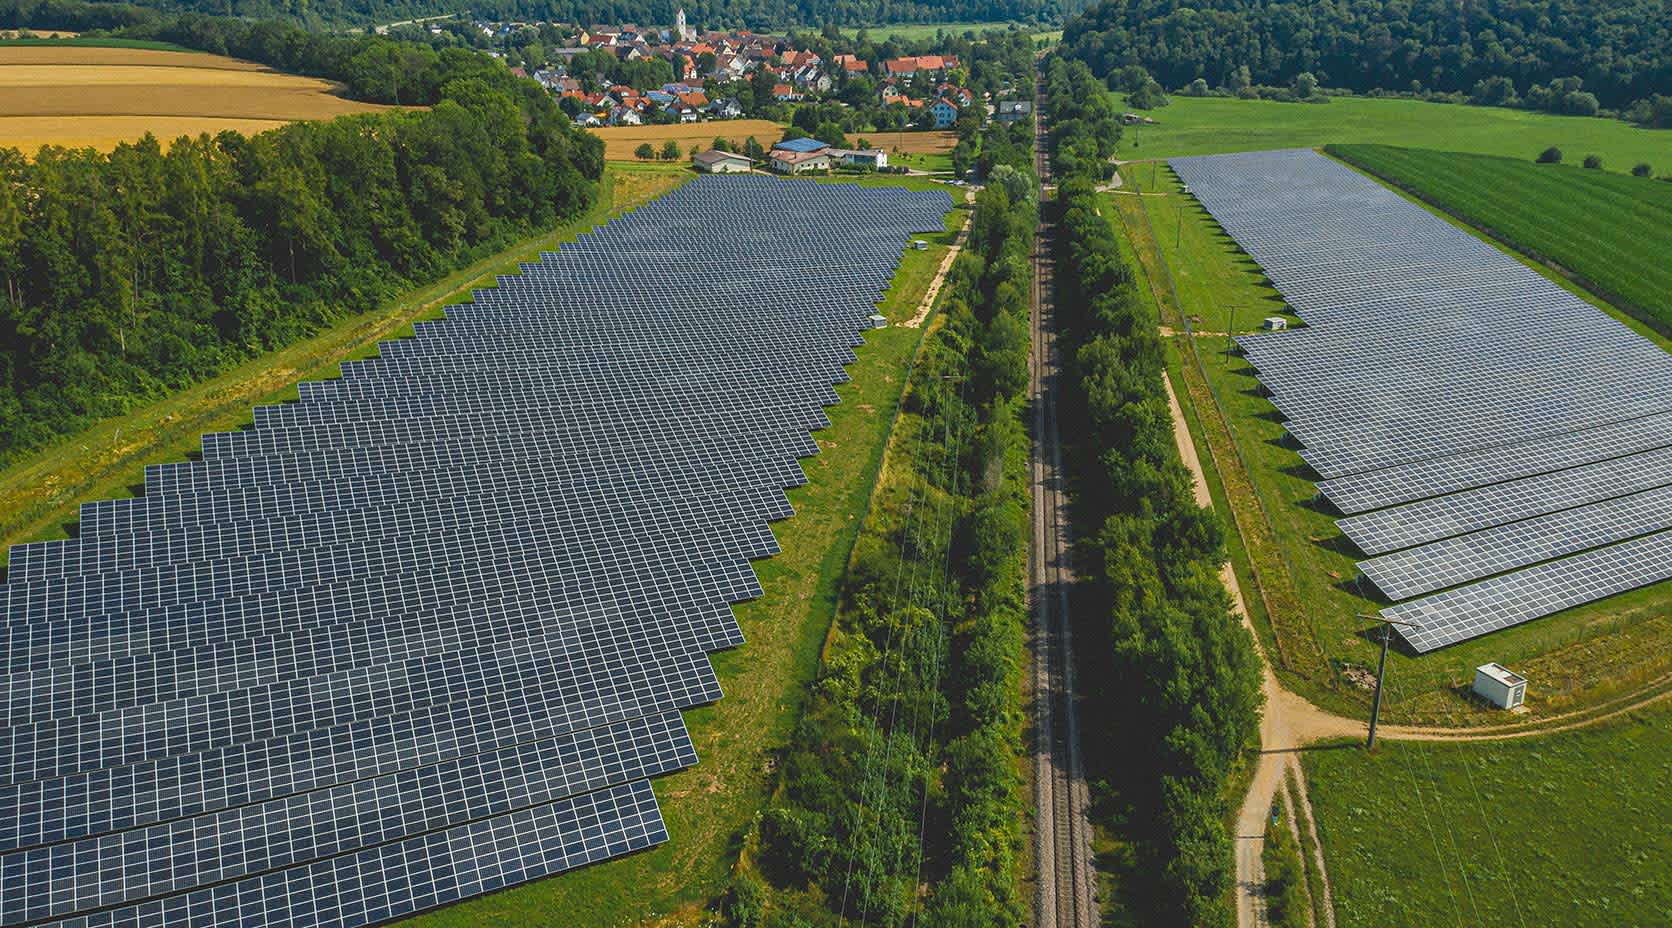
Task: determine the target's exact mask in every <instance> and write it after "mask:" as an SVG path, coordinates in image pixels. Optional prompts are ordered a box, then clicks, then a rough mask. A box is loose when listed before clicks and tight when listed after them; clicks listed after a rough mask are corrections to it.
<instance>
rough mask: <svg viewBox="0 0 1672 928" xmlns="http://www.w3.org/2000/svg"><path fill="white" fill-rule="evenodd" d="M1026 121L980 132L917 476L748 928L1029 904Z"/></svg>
mask: <svg viewBox="0 0 1672 928" xmlns="http://www.w3.org/2000/svg"><path fill="white" fill-rule="evenodd" d="M1029 134H1030V127H1028V126H1019V127H1017V128H1015V129H1008V130H1007V129H1005V128H1004V127H1001V126H993V127H990V128H989V129H988V130H987V132H986V133H985V134H984V136H983V138H982V141H981V147H982V149H983V154H984V155H987V156H988V157H991V158H993V159H995V161H996V162H997V163H995V164H994V165H993V174H994V176H995V178H998V180H997V181H996V182H995V183H994V184H992V185H989V186H988V188H987V189H986V190H984V191H983V192H982V194H981V196H980V197H979V199H978V201H977V203H976V209H975V215H974V218H973V219H972V223H973V225H972V227H971V230H970V238H969V246H968V248H967V250H966V251H965V252H964V254H963V255H961V256H960V257H959V258H958V260H957V262H956V263H955V265H954V270H953V271H952V273H951V275H950V276H949V278H948V281H947V285H946V286H947V289H946V291H945V296H944V297H943V302H942V305H941V313H942V317H943V319H944V324H943V325H941V326H940V327H939V328H938V329H937V330H936V331H935V332H934V334H932V335H931V336H930V337H929V341H928V343H927V346H926V348H925V354H924V357H923V359H922V361H921V363H920V364H919V366H918V367H917V369H916V371H915V372H914V374H913V379H912V384H911V390H910V392H909V393H908V394H907V400H906V407H905V409H904V412H903V415H902V418H901V420H900V423H899V425H898V427H897V429H896V432H895V436H894V439H893V444H892V445H891V451H890V454H891V455H893V457H892V458H891V461H892V464H891V466H892V467H894V468H896V469H897V470H896V471H895V473H896V475H897V476H896V480H903V481H904V485H905V486H906V487H908V488H909V489H907V490H905V491H903V492H897V493H890V492H888V491H887V490H881V491H879V496H878V498H877V500H876V501H875V502H874V504H873V505H874V506H875V508H874V509H873V511H872V514H871V519H870V521H869V522H868V523H867V528H866V530H865V532H863V533H862V534H861V536H860V539H859V542H858V544H857V546H856V549H855V554H854V560H853V563H852V565H851V567H850V570H849V572H848V576H847V579H846V582H845V587H844V590H843V597H842V603H841V607H840V614H839V616H838V619H837V625H836V631H835V634H833V636H832V638H831V644H830V647H829V650H828V652H827V654H826V656H825V660H824V662H823V665H822V667H821V672H820V676H819V680H818V682H817V683H816V684H815V688H814V693H813V697H812V701H811V704H810V706H809V708H808V710H807V713H806V715H805V716H804V717H803V718H802V719H801V721H800V723H799V725H798V727H797V729H796V732H795V735H794V736H793V737H792V738H791V740H790V747H789V749H788V753H787V755H786V757H785V759H784V764H783V789H782V791H781V792H780V794H779V796H778V797H777V798H776V799H775V800H774V801H773V803H772V804H771V805H770V806H769V807H768V809H767V810H766V811H765V812H764V813H763V815H762V818H761V823H760V830H759V850H758V853H756V854H755V855H754V858H755V860H756V861H757V863H758V867H759V869H760V871H761V873H762V874H763V875H764V877H765V878H766V879H767V880H768V881H769V882H770V883H771V886H770V889H768V888H767V887H763V886H761V885H759V884H758V883H756V882H754V877H752V876H746V877H743V878H740V881H739V883H738V887H737V891H736V892H735V893H734V897H733V899H732V900H731V905H730V906H729V907H728V910H729V912H730V914H731V917H732V920H733V923H734V924H736V925H739V926H743V925H749V926H762V925H774V926H779V925H781V926H790V925H806V924H828V923H833V922H834V921H835V920H836V918H837V917H838V916H839V915H841V914H843V913H845V914H846V915H847V916H848V917H849V918H853V919H855V921H856V922H857V921H858V920H859V919H860V916H861V913H863V919H864V921H865V922H866V923H867V924H879V925H891V926H898V925H901V924H904V923H905V922H906V921H907V919H908V917H909V918H910V919H911V920H912V921H913V922H914V923H916V924H921V925H925V926H947V928H952V926H957V928H982V926H990V928H1010V926H1014V925H1016V924H1018V923H1019V921H1020V919H1021V917H1022V914H1021V913H1022V911H1023V906H1022V901H1021V899H1019V898H1018V885H1019V881H1020V876H1021V874H1020V873H1019V872H1018V868H1019V867H1020V862H1021V850H1022V839H1023V836H1024V834H1025V827H1026V816H1025V812H1024V811H1023V805H1024V794H1023V785H1024V784H1023V780H1022V775H1021V770H1022V768H1021V766H1020V758H1021V755H1022V752H1023V750H1024V745H1023V738H1022V719H1023V717H1024V714H1025V713H1024V708H1023V705H1022V686H1021V674H1022V669H1023V666H1024V662H1025V650H1024V647H1025V643H1024V627H1025V622H1026V605H1025V601H1024V591H1023V576H1024V571H1025V568H1026V552H1027V550H1028V544H1027V531H1028V520H1027V483H1026V479H1025V473H1026V462H1027V441H1026V436H1025V433H1024V431H1023V428H1022V423H1021V417H1022V412H1023V409H1024V402H1025V390H1026V386H1027V357H1028V330H1027V323H1026V318H1027V313H1028V305H1029V304H1028V299H1027V293H1028V289H1029V281H1030V279H1031V276H1030V275H1031V273H1032V264H1031V261H1030V260H1029V254H1030V250H1031V248H1032V242H1033V230H1034V225H1035V217H1036V215H1037V213H1036V210H1037V204H1036V200H1035V190H1036V188H1037V181H1036V180H1035V179H1034V176H1033V171H1032V168H1031V164H1030V160H1029V150H1028V148H1027V147H1025V146H1024V145H1023V144H1022V142H1023V140H1025V139H1026V138H1028V137H1029ZM989 148H991V149H993V151H991V152H989V151H987V149H989ZM999 152H1009V153H1011V154H1010V155H1009V156H1003V155H1001V154H999ZM890 485H892V481H891V482H890ZM920 884H921V885H924V886H926V887H927V894H926V895H921V894H920V893H919V886H920ZM768 899H770V902H768V901H767V900H768Z"/></svg>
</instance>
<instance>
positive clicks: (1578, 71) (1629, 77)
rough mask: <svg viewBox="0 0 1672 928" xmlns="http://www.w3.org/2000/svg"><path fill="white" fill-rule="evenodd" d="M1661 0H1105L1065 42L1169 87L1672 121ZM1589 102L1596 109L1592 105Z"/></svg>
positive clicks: (1105, 71)
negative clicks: (1453, 97) (1399, 97)
mask: <svg viewBox="0 0 1672 928" xmlns="http://www.w3.org/2000/svg"><path fill="white" fill-rule="evenodd" d="M1669 22H1672V7H1669V6H1668V5H1667V3H1666V2H1665V0H1489V2H1471V3H1463V4H1458V3H1456V2H1452V0H1265V2H1259V3H1254V2H1249V0H1199V2H1189V3H1185V2H1180V0H1107V2H1103V3H1100V4H1098V5H1097V6H1095V7H1093V8H1092V9H1090V10H1087V11H1086V12H1085V14H1084V15H1082V16H1080V17H1077V18H1075V19H1073V20H1071V21H1070V22H1069V23H1068V24H1067V26H1066V27H1065V29H1064V32H1063V49H1064V51H1065V52H1066V53H1067V54H1068V55H1069V56H1071V57H1073V58H1076V59H1079V60H1080V61H1083V62H1085V63H1086V64H1088V65H1090V66H1091V68H1092V70H1093V72H1094V73H1096V74H1098V75H1100V76H1107V75H1110V74H1113V73H1115V72H1116V71H1117V70H1119V69H1120V68H1122V67H1123V66H1130V65H1137V66H1140V67H1142V68H1144V69H1146V70H1147V71H1148V72H1149V73H1150V74H1151V75H1153V77H1154V78H1155V79H1156V80H1157V81H1159V82H1160V83H1161V84H1162V85H1163V86H1165V87H1166V88H1168V89H1171V90H1176V89H1180V88H1185V87H1187V86H1188V85H1190V84H1191V82H1193V81H1196V80H1197V79H1201V80H1202V81H1203V82H1204V83H1205V84H1206V85H1209V86H1212V87H1222V88H1229V89H1231V90H1240V89H1242V88H1246V87H1249V86H1250V85H1265V86H1275V87H1289V86H1292V85H1293V84H1294V83H1295V81H1296V79H1297V78H1299V77H1300V76H1301V75H1303V74H1306V75H1311V76H1312V77H1313V78H1315V80H1316V82H1317V83H1319V84H1321V85H1322V86H1323V87H1328V88H1339V89H1343V90H1348V91H1352V92H1355V93H1367V92H1371V91H1387V92H1399V93H1418V94H1421V93H1441V94H1459V95H1464V96H1466V97H1467V98H1469V99H1470V101H1471V102H1477V103H1490V104H1496V105H1525V106H1528V107H1530V108H1535V109H1551V110H1556V111H1559V112H1574V113H1579V114H1584V115H1595V114H1596V113H1598V112H1599V111H1600V110H1610V111H1616V112H1620V113H1624V112H1625V111H1627V110H1632V109H1634V108H1635V110H1636V114H1637V115H1636V116H1634V118H1636V119H1637V121H1640V122H1649V121H1651V120H1652V119H1654V118H1656V114H1655V111H1654V109H1653V108H1654V107H1655V105H1656V102H1657V101H1656V99H1655V98H1656V96H1657V95H1660V96H1663V97H1666V98H1668V99H1667V100H1666V101H1665V102H1664V103H1662V104H1661V106H1662V107H1663V109H1662V110H1661V111H1660V113H1661V114H1662V115H1665V116H1666V117H1668V118H1667V123H1672V29H1668V27H1667V24H1668V23H1669ZM1587 111H1588V112H1587Z"/></svg>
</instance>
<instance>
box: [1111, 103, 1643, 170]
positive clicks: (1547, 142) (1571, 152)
mask: <svg viewBox="0 0 1672 928" xmlns="http://www.w3.org/2000/svg"><path fill="white" fill-rule="evenodd" d="M1116 100H1117V102H1120V101H1121V98H1119V97H1117V98H1116ZM1172 101H1173V102H1172V103H1171V104H1170V105H1168V106H1165V107H1162V108H1161V109H1157V110H1151V111H1149V113H1148V114H1147V115H1149V116H1150V117H1152V118H1154V119H1155V120H1156V121H1157V122H1158V123H1159V125H1154V126H1137V127H1134V126H1128V127H1126V129H1125V131H1124V133H1123V134H1122V138H1121V143H1120V158H1122V159H1123V160H1134V159H1140V158H1170V157H1174V156H1176V155H1217V154H1224V153H1225V152H1232V151H1258V150H1260V149H1265V148H1297V147H1298V148H1314V147H1318V146H1322V145H1330V144H1359V143H1376V144H1383V145H1403V146H1408V147H1412V148H1433V149H1439V150H1442V151H1461V152H1470V153H1473V154H1481V155H1502V156H1504V157H1509V158H1525V159H1527V160H1528V161H1531V160H1532V159H1533V158H1534V157H1536V156H1537V155H1538V153H1539V152H1541V151H1543V150H1544V149H1546V148H1548V147H1550V146H1551V145H1555V146H1558V147H1560V148H1561V149H1562V151H1564V152H1566V153H1567V154H1568V156H1569V157H1570V158H1572V159H1574V160H1575V161H1577V160H1579V159H1580V158H1582V157H1584V156H1585V155H1587V154H1590V153H1595V154H1599V155H1601V156H1602V157H1603V159H1604V162H1605V164H1606V166H1607V167H1608V168H1609V169H1610V170H1613V171H1629V170H1631V166H1632V165H1633V164H1636V163H1637V162H1639V161H1647V162H1649V163H1651V164H1654V163H1655V162H1662V163H1664V164H1665V165H1666V167H1665V169H1667V170H1672V132H1666V131H1664V130H1654V129H1640V128H1637V127H1636V126H1633V125H1630V124H1629V123H1624V122H1620V121H1619V120H1616V119H1596V118H1590V117H1581V116H1552V115H1549V114H1546V113H1530V112H1526V111H1524V110H1508V109H1501V108H1497V107H1487V106H1453V105H1448V104H1443V103H1424V102H1422V101H1420V100H1375V99H1370V98H1359V97H1335V98H1332V99H1331V100H1330V102H1328V103H1323V104H1310V103H1274V102H1271V101H1267V100H1236V99H1221V98H1217V97H1201V98H1197V97H1182V96H1174V97H1173V98H1172ZM1122 105H1124V104H1122ZM1657 166H1658V165H1657Z"/></svg>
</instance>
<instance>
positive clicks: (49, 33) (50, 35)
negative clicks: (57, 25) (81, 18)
mask: <svg viewBox="0 0 1672 928" xmlns="http://www.w3.org/2000/svg"><path fill="white" fill-rule="evenodd" d="M79 35H81V33H79V32H71V31H69V30H68V29H45V30H40V31H36V30H34V29H0V39H15V38H18V37H20V36H28V37H29V38H32V39H73V38H75V37H76V36H79Z"/></svg>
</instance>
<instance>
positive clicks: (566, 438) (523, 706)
mask: <svg viewBox="0 0 1672 928" xmlns="http://www.w3.org/2000/svg"><path fill="white" fill-rule="evenodd" d="M951 207H952V202H951V198H950V197H949V196H948V195H947V194H946V193H945V192H944V191H936V192H932V193H925V192H911V191H905V190H901V189H894V188H863V187H857V186H853V185H840V184H829V185H826V184H810V183H804V182H789V181H780V180H777V179H772V178H764V177H726V178H711V177H704V178H698V179H696V180H694V181H692V182H690V183H687V184H685V185H683V186H682V187H680V188H679V189H677V190H675V191H674V192H672V193H669V194H667V195H665V196H663V197H660V198H658V199H657V200H655V201H653V202H651V203H649V204H646V205H645V206H642V207H640V208H638V209H635V210H634V211H632V212H631V213H628V214H626V215H623V216H621V217H618V218H616V219H613V220H611V221H610V222H609V223H608V224H607V225H604V226H601V227H599V228H597V229H594V230H593V231H591V232H589V233H587V234H584V235H582V236H581V237H580V238H579V240H577V241H576V242H575V243H574V244H572V245H569V246H565V247H563V248H561V249H559V250H558V251H556V252H552V253H549V254H545V255H542V256H541V260H539V261H537V262H531V263H529V264H525V265H524V266H523V267H522V273H521V274H520V275H516V276H507V277H503V278H500V286H499V287H498V288H496V289H491V290H481V291H477V292H476V293H475V294H473V302H471V303H466V304H461V305H458V306H451V307H448V308H447V310H446V314H445V318H443V319H440V320H434V321H427V322H421V323H418V324H417V325H416V326H415V327H414V330H415V335H414V337H412V338H408V339H403V340H397V341H392V342H385V343H383V344H381V345H380V346H379V352H378V355H377V356H376V357H373V358H368V359H364V360H358V361H351V362H346V363H344V364H343V365H341V368H342V369H341V377H340V378H339V379H336V380H331V381H321V382H315V383H305V384H302V385H301V387H300V389H299V393H300V401H298V402H294V403H286V404H281V405H278V406H267V407H260V408H258V409H256V410H255V413H254V424H253V426H252V427H250V428H248V429H245V430H242V431H239V432H231V433H223V434H214V435H205V436H204V437H203V455H202V458H201V460H196V461H191V462H187V463H176V464H164V465H156V466H153V467H149V468H147V469H146V473H145V485H144V493H143V495H141V496H139V497H137V498H135V499H130V500H107V501H102V502H96V503H89V504H87V505H85V506H83V507H82V510H81V523H80V533H79V536H78V537H77V538H74V539H70V540H67V541H56V542H46V543H40V544H30V545H20V546H16V547H14V548H13V549H12V552H11V560H10V569H9V572H8V576H7V579H8V582H7V584H6V585H5V586H4V587H3V588H0V605H3V611H0V662H3V666H4V673H5V674H6V678H5V681H4V682H5V686H4V689H3V690H0V692H3V693H4V696H3V697H0V711H3V712H4V717H3V719H0V873H3V874H4V879H3V880H0V922H4V923H7V924H11V923H36V924H64V925H78V926H91V925H204V926H209V925H215V926H220V925H240V926H245V925H315V924H318V925H359V924H368V923H374V922H380V921H384V920H387V919H389V918H393V917H398V916H401V915H405V914H410V913H412V912H416V911H420V910H423V909H426V908H430V907H433V906H436V905H441V904H444V903H447V902H450V901H454V900H457V899H462V898H466V897H469V896H473V895H478V894H481V893H484V892H489V891H492V890H493V889H496V888H499V887H502V886H509V885H513V884H515V883H519V882H523V881H526V880H530V879H535V878H538V877H541V876H544V875H547V874H552V873H558V872H561V871H563V870H567V869H572V868H574V867H577V866H582V865H585V864H588V863H594V862H597V861H600V860H605V859H608V858H610V857H613V856H618V855H621V854H626V853H631V852H633V851H635V850H640V849H643V848H646V847H649V846H652V845H654V844H656V843H659V842H662V841H666V840H667V839H668V835H667V832H666V830H665V829H664V827H663V825H662V822H661V817H660V813H659V811H658V810H657V807H656V803H655V799H654V796H653V795H652V793H651V791H650V788H649V785H648V780H649V778H651V777H654V776H658V775H661V774H664V773H668V772H671V771H674V770H678V769H682V768H684V767H688V766H690V765H692V764H694V763H695V762H696V755H695V751H694V750H693V748H692V744H691V740H690V737H689V736H688V734H687V733H686V731H685V727H684V723H683V722H682V720H681V717H680V712H681V710H683V709H687V708H690V707H693V706H696V705H701V704H703V703H707V702H711V701H713V700H715V699H718V698H720V697H721V695H722V694H721V691H720V687H719V682H718V680H717V679H716V677H715V675H714V672H713V669H712V667H711V665H710V663H709V660H708V657H707V655H708V653H710V652H713V651H716V650H720V649H723V648H730V647H735V646H737V645H739V644H741V643H742V640H743V639H742V634H741V631H740V630H739V628H738V626H737V622H736V620H735V619H734V618H733V616H732V614H731V608H730V606H731V604H732V603H735V602H740V601H743V600H745V599H748V598H751V597H754V596H758V595H760V593H761V588H760V584H759V581H758V580H757V579H756V577H755V574H754V570H753V567H752V565H751V562H752V561H754V560H757V559H759V558H762V557H767V556H770V555H772V554H774V553H776V552H777V551H778V544H777V541H776V540H775V539H774V537H773V535H772V531H771V527H770V523H771V522H773V521H776V520H779V519H783V518H787V517H789V516H790V515H792V514H793V509H792V507H791V506H790V504H789V501H788V498H787V497H786V496H785V492H784V491H785V490H786V489H787V488H789V487H791V486H796V485H799V484H801V483H804V482H805V481H806V477H805V474H804V473H803V471H802V470H801V465H800V459H802V458H804V457H807V456H809V455H811V454H815V453H817V451H818V445H817V443H816V442H815V441H814V440H813V438H812V436H811V434H810V432H812V431H814V430H817V429H819V428H822V427H824V426H826V425H828V424H829V418H828V417H827V416H826V414H825V407H827V406H829V405H831V404H833V403H835V402H836V401H837V395H836V393H835V390H834V389H833V388H834V385H836V384H839V383H842V382H845V381H846V380H847V374H846V372H845V370H844V365H846V364H848V363H850V362H852V361H853V360H854V358H855V354H854V348H855V347H856V346H858V345H860V344H862V343H863V341H864V332H865V331H866V330H868V329H870V328H872V326H873V322H872V320H871V315H872V314H873V313H875V312H876V303H877V302H878V301H879V300H880V299H882V298H883V297H884V296H886V294H887V292H888V289H889V287H890V286H891V281H892V278H893V274H894V271H895V269H896V267H897V265H898V263H899V261H900V257H901V255H902V253H903V252H904V250H905V248H906V247H907V245H908V244H909V243H910V241H911V239H912V238H913V236H914V235H917V234H921V233H924V232H932V231H939V230H941V229H942V228H943V227H944V216H945V214H946V212H947V211H948V210H950V209H951ZM738 216H747V217H749V219H748V221H747V222H739V221H738V220H737V217H738Z"/></svg>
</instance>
